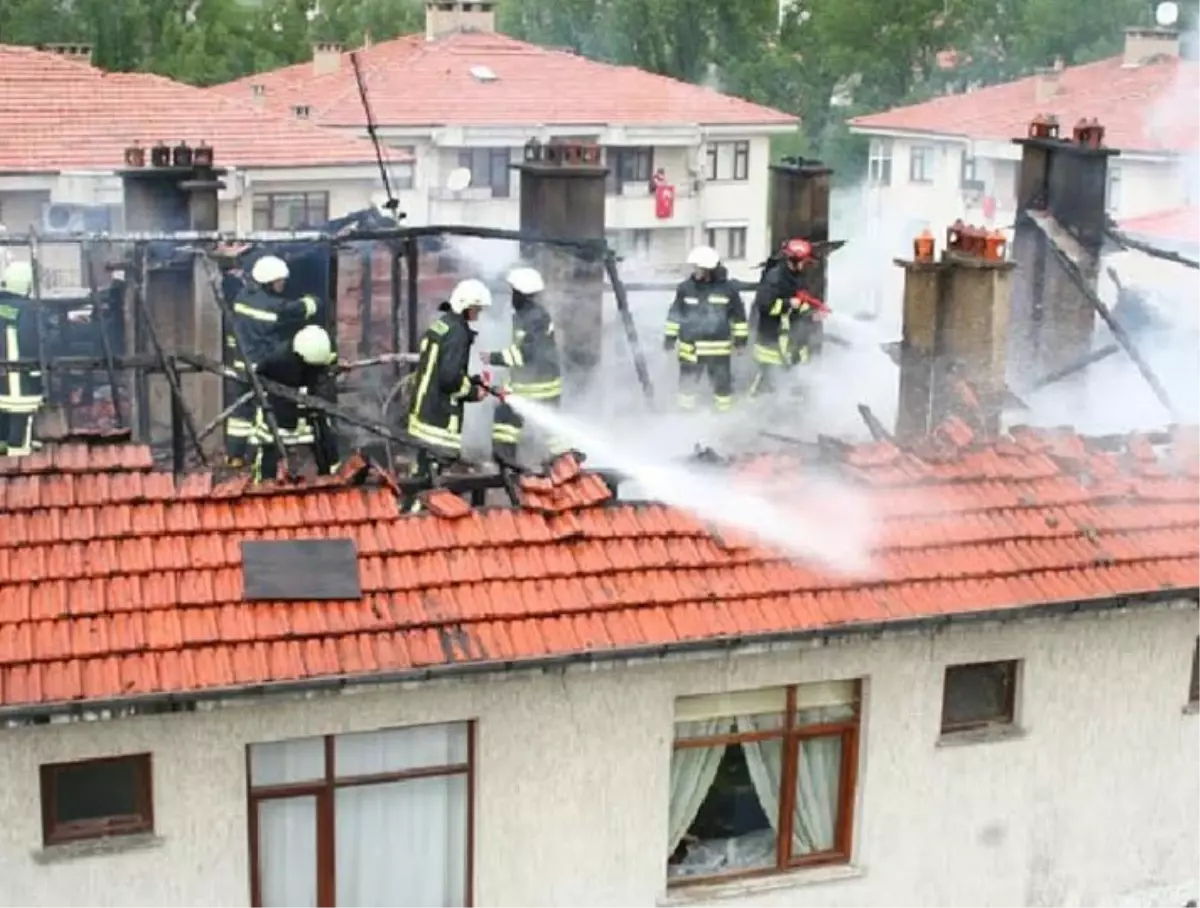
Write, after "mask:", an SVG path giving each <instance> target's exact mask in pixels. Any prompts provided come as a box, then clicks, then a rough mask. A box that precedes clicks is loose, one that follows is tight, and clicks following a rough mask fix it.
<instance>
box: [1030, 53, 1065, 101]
mask: <svg viewBox="0 0 1200 908" xmlns="http://www.w3.org/2000/svg"><path fill="white" fill-rule="evenodd" d="M1062 71H1063V60H1062V57H1057V58H1055V60H1054V65H1053V66H1046V67H1043V68H1042V69H1039V70H1038V71H1037V75H1036V76H1034V78H1035V79H1036V80H1037V81H1036V82H1035V83H1034V94H1035V95H1036V97H1037V102H1038V103H1039V104H1045V103H1046V102H1047V101H1049V100H1050V99H1051V98H1053V97H1054V96H1055V95H1057V94H1058V89H1059V82H1060V81H1061V80H1062Z"/></svg>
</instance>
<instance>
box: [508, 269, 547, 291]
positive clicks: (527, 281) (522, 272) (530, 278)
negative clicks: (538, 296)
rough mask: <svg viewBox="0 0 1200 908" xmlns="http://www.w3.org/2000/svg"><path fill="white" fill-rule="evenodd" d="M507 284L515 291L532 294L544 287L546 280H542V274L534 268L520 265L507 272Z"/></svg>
mask: <svg viewBox="0 0 1200 908" xmlns="http://www.w3.org/2000/svg"><path fill="white" fill-rule="evenodd" d="M508 286H510V287H512V288H513V290H515V291H517V293H524V294H525V295H526V296H533V295H534V294H535V293H541V292H542V291H543V290H545V289H546V282H545V281H544V280H542V274H541V272H540V271H538V270H537V269H536V268H525V267H522V268H514V269H513V270H512V271H510V272H508Z"/></svg>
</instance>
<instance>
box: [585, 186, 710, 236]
mask: <svg viewBox="0 0 1200 908" xmlns="http://www.w3.org/2000/svg"><path fill="white" fill-rule="evenodd" d="M699 203H700V197H699V196H698V195H697V194H696V193H694V192H693V191H692V186H691V185H690V184H685V185H681V186H676V187H675V211H674V213H673V214H672V216H671V217H669V218H659V217H657V216H656V215H655V199H654V194H653V193H652V192H650V191H649V190H648V189H647V187H646V184H645V183H626V184H625V186H624V187H623V189H622V192H621V194H620V195H610V196H608V197H606V198H605V200H604V224H605V226H606V227H607V228H608V229H609V230H655V229H661V228H664V227H692V226H695V225H696V224H697V223H698V222H699V219H700V204H699Z"/></svg>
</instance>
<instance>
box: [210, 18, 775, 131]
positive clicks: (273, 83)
mask: <svg viewBox="0 0 1200 908" xmlns="http://www.w3.org/2000/svg"><path fill="white" fill-rule="evenodd" d="M358 54H359V61H360V63H361V64H362V67H363V73H364V78H365V81H366V84H367V90H368V91H369V92H370V97H371V112H372V114H373V115H374V117H375V120H376V122H377V123H379V124H380V125H382V126H442V125H521V126H532V125H534V124H541V125H554V126H562V125H585V126H591V125H601V124H638V125H645V126H667V125H671V124H701V125H722V126H724V125H740V124H746V125H776V126H778V125H794V124H796V123H797V122H798V121H797V120H796V118H795V117H793V116H790V115H788V114H784V113H780V112H779V111H777V110H772V109H770V108H768V107H762V106H760V105H758V104H752V103H750V102H749V101H743V100H741V99H740V98H734V97H731V96H729V95H723V94H720V93H718V92H715V91H712V90H711V89H708V88H702V87H700V86H698V85H690V84H688V83H686V82H678V81H676V80H674V79H668V78H666V77H665V76H657V75H654V74H652V73H648V72H644V71H642V70H640V69H635V68H633V67H631V66H610V65H608V64H606V63H597V62H595V61H593V60H588V59H586V58H584V57H580V56H577V55H575V54H572V53H568V52H566V51H560V50H547V49H545V48H542V47H538V46H537V45H534V44H527V43H525V42H524V41H517V40H516V39H514V38H509V37H507V36H505V35H501V34H494V33H470V32H460V33H456V34H452V35H448V36H446V37H444V38H441V39H439V40H436V41H427V40H426V39H425V36H424V35H408V36H405V37H402V38H396V39H394V40H392V41H384V42H382V43H380V44H375V45H372V46H371V47H368V48H364V49H362V50H360V51H358ZM474 67H484V68H486V69H489V70H491V72H492V73H493V74H494V75H495V77H496V78H495V79H494V80H491V81H481V80H479V79H477V78H475V77H474V76H473V75H472V74H471V70H472V68H474ZM253 85H262V86H264V87H265V88H266V102H267V104H268V105H269V106H271V107H272V109H275V110H281V111H287V110H290V109H291V107H292V105H295V104H307V105H308V106H309V107H310V108H311V109H312V114H311V118H312V119H313V121H315V122H318V123H320V124H322V125H323V126H352V127H356V128H361V127H362V122H363V112H362V102H361V101H360V99H359V96H358V88H357V86H356V84H355V81H354V70H353V67H352V65H351V63H350V59H349V53H345V54H343V55H342V58H341V61H340V64H339V66H338V68H337V70H336V71H334V72H331V73H327V74H324V75H315V74H314V71H313V65H312V63H298V64H296V65H295V66H288V67H285V68H283V69H279V70H275V71H274V72H268V73H260V74H258V75H254V76H249V77H247V78H245V79H239V80H238V81H236V82H229V83H227V84H225V85H219V86H216V87H215V88H213V89H211V91H214V92H218V93H220V94H222V95H224V96H225V97H231V98H236V99H239V100H249V99H250V98H251V96H252V95H251V92H252V88H251V86H253Z"/></svg>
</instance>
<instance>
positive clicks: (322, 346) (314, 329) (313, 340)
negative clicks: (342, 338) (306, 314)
mask: <svg viewBox="0 0 1200 908" xmlns="http://www.w3.org/2000/svg"><path fill="white" fill-rule="evenodd" d="M292 349H293V350H294V351H295V352H296V355H297V356H299V357H300V358H301V359H302V360H304V361H305V362H306V363H308V364H309V365H310V366H328V365H329V361H330V359H331V358H332V356H333V341H331V340H330V339H329V332H328V331H326V330H325V329H324V328H322V327H321V326H320V325H306V326H305V327H303V328H301V329H300V330H299V331H297V332H296V336H295V337H293V338H292Z"/></svg>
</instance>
